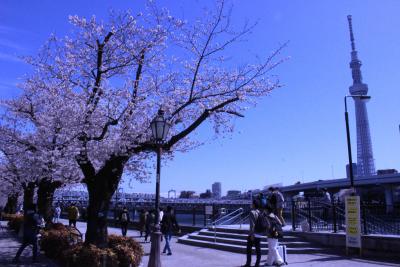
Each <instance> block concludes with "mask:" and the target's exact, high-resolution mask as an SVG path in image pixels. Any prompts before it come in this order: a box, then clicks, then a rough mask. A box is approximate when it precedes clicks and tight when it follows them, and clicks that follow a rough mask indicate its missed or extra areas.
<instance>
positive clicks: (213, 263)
mask: <svg viewBox="0 0 400 267" xmlns="http://www.w3.org/2000/svg"><path fill="white" fill-rule="evenodd" d="M62 222H63V223H64V224H67V221H66V220H63V221H62ZM3 223H4V222H3ZM77 227H78V229H79V230H80V231H81V232H82V233H83V234H84V233H85V231H86V223H82V222H78V223H77ZM109 233H113V234H121V232H120V229H118V228H114V227H109ZM128 236H130V237H133V238H134V239H136V240H137V241H139V242H140V243H141V244H142V245H143V248H144V251H145V256H144V257H143V260H142V263H141V265H140V267H147V263H148V260H149V252H150V243H144V241H143V239H144V238H141V237H140V236H139V232H138V231H135V230H128ZM176 241H177V239H176V238H175V237H174V238H173V239H172V242H171V247H172V255H171V256H167V255H166V254H162V256H161V261H162V266H163V267H186V266H188V267H200V266H201V267H208V266H209V267H238V266H241V265H243V264H245V261H246V259H245V258H246V255H244V254H237V253H231V252H225V251H219V250H214V249H208V248H200V247H193V246H188V245H183V244H179V243H177V242H176ZM19 244H20V243H19V242H18V241H17V239H16V238H15V237H14V235H11V234H10V232H9V231H7V230H1V232H0V266H1V267H3V266H4V267H11V266H17V265H15V264H10V262H11V260H12V258H13V257H14V255H15V253H16V251H17V249H18V247H19ZM161 245H162V247H163V246H164V242H163V243H162V244H161ZM30 259H31V249H26V250H25V252H24V253H23V255H22V257H21V261H22V262H24V263H26V264H25V265H23V264H21V265H19V266H38V267H39V266H40V267H45V266H49V267H55V264H54V263H52V262H51V261H48V260H46V259H45V258H44V257H43V256H40V258H39V259H40V260H41V262H40V263H38V264H35V265H32V264H29V263H30ZM265 260H266V256H263V257H262V263H263V264H264V263H265ZM254 262H255V256H253V264H254ZM288 263H289V265H290V266H299V267H303V266H324V267H325V266H326V267H330V266H332V267H333V266H335V267H337V266H340V267H347V266H348V267H350V266H351V267H354V266H356V267H358V266H365V267H369V266H371V267H372V266H400V263H395V262H388V261H381V260H379V261H377V260H371V259H360V258H356V257H354V258H353V257H346V256H342V255H337V253H335V252H334V251H332V252H328V253H323V254H290V255H288Z"/></svg>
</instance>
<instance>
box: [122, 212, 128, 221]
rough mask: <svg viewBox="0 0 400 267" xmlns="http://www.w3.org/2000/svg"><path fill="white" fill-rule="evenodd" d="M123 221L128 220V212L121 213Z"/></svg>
mask: <svg viewBox="0 0 400 267" xmlns="http://www.w3.org/2000/svg"><path fill="white" fill-rule="evenodd" d="M121 221H123V222H127V221H128V214H126V212H123V213H122V214H121Z"/></svg>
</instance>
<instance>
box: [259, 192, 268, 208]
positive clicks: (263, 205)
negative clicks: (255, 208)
mask: <svg viewBox="0 0 400 267" xmlns="http://www.w3.org/2000/svg"><path fill="white" fill-rule="evenodd" d="M259 200H260V205H261V208H262V209H265V208H267V205H268V201H267V197H266V196H265V195H263V194H260V195H259Z"/></svg>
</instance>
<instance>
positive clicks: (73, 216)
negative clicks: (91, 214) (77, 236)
mask: <svg viewBox="0 0 400 267" xmlns="http://www.w3.org/2000/svg"><path fill="white" fill-rule="evenodd" d="M78 217H79V210H78V208H77V207H76V206H75V204H71V206H69V208H68V220H69V226H72V225H73V226H74V227H75V228H76V220H78Z"/></svg>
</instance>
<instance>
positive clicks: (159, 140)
mask: <svg viewBox="0 0 400 267" xmlns="http://www.w3.org/2000/svg"><path fill="white" fill-rule="evenodd" d="M150 126H151V131H152V134H153V139H154V141H155V144H156V146H157V177H156V203H155V209H156V218H155V219H156V222H155V227H154V231H153V234H152V238H151V251H150V259H149V264H148V267H161V260H160V243H161V242H160V241H161V232H160V215H159V213H160V210H159V206H160V173H161V153H162V146H163V144H164V141H165V139H166V137H167V134H168V130H169V128H170V126H171V125H170V123H168V122H167V120H166V119H165V118H164V111H163V110H161V109H160V110H159V111H158V114H157V116H156V117H155V118H154V119H153V121H152V122H151V124H150Z"/></svg>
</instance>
